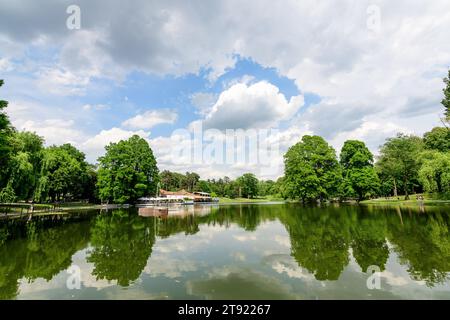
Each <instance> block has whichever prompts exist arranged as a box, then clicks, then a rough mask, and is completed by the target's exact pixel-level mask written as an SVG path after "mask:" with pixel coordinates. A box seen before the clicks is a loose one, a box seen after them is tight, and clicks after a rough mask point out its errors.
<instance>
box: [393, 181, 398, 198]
mask: <svg viewBox="0 0 450 320" xmlns="http://www.w3.org/2000/svg"><path fill="white" fill-rule="evenodd" d="M397 196H398V194H397V182H396V181H395V178H394V197H397Z"/></svg>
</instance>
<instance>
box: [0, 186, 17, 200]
mask: <svg viewBox="0 0 450 320" xmlns="http://www.w3.org/2000/svg"><path fill="white" fill-rule="evenodd" d="M14 201H16V194H15V193H14V189H13V188H12V186H11V185H10V184H8V185H7V186H6V187H4V188H3V189H2V190H0V203H12V202H14Z"/></svg>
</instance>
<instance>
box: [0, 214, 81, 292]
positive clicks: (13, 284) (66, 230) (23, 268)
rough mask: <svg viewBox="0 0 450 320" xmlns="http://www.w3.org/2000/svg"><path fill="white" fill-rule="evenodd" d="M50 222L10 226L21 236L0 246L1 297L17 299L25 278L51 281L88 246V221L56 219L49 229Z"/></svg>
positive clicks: (37, 221)
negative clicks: (19, 286)
mask: <svg viewBox="0 0 450 320" xmlns="http://www.w3.org/2000/svg"><path fill="white" fill-rule="evenodd" d="M46 222H48V221H44V220H35V221H33V222H31V223H28V224H26V225H24V224H23V223H21V225H20V226H18V225H10V228H11V229H10V230H14V229H15V230H14V233H15V235H16V236H17V238H15V239H13V240H10V241H8V242H6V243H5V244H4V245H3V246H1V247H0V257H1V259H0V299H11V298H14V297H15V296H16V295H17V294H18V292H17V291H18V280H19V279H21V278H25V279H27V280H28V281H29V282H32V281H34V280H35V279H37V278H43V279H45V280H47V281H49V280H51V279H52V278H53V277H54V276H55V275H57V274H58V273H59V272H61V271H62V270H65V269H67V268H68V267H69V266H70V265H71V263H72V259H71V258H72V256H73V254H74V253H75V252H77V251H78V250H81V249H83V248H84V247H86V245H87V243H88V240H89V224H88V223H86V222H80V223H66V222H65V221H63V220H61V221H52V222H51V224H52V225H53V227H52V228H45V225H46ZM47 224H48V223H47ZM20 234H22V235H26V236H24V237H21V235H20Z"/></svg>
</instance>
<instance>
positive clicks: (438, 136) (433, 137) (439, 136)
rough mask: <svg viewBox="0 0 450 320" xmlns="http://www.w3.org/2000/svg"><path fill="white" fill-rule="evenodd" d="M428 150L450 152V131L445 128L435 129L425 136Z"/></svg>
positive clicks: (424, 140) (424, 139)
mask: <svg viewBox="0 0 450 320" xmlns="http://www.w3.org/2000/svg"><path fill="white" fill-rule="evenodd" d="M423 142H424V144H425V148H426V149H430V150H437V151H441V152H447V151H450V130H448V129H447V128H443V127H435V128H433V129H432V130H431V131H430V132H426V133H425V134H424V135H423Z"/></svg>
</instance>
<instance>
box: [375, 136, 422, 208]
mask: <svg viewBox="0 0 450 320" xmlns="http://www.w3.org/2000/svg"><path fill="white" fill-rule="evenodd" d="M422 150H423V142H422V139H421V138H419V137H416V136H413V135H405V134H401V133H400V134H398V135H397V137H395V138H389V139H387V141H386V143H385V144H384V145H383V146H382V147H381V150H380V159H379V161H378V162H377V165H378V166H379V168H380V171H381V172H383V173H384V174H385V175H386V176H389V177H391V178H392V181H393V188H394V195H396V193H397V181H399V180H400V181H402V184H403V191H404V193H405V199H407V200H408V199H409V190H410V189H411V187H414V185H415V183H417V182H418V171H419V168H420V163H419V154H420V152H421V151H422Z"/></svg>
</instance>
